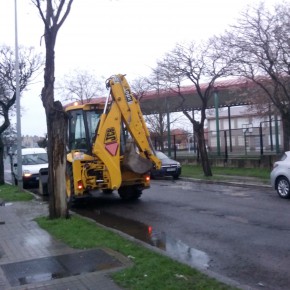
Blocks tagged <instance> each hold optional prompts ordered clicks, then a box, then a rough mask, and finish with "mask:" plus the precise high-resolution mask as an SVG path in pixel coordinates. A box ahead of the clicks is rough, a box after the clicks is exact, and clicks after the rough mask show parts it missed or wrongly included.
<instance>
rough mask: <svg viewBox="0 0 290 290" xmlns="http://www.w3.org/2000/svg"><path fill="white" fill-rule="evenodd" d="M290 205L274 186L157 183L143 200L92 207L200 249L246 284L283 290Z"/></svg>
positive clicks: (288, 276) (213, 265)
mask: <svg viewBox="0 0 290 290" xmlns="http://www.w3.org/2000/svg"><path fill="white" fill-rule="evenodd" d="M289 207H290V201H288V200H282V199H280V198H279V197H278V196H277V194H276V193H275V192H274V191H273V190H272V189H270V188H258V187H252V188H251V187H237V186H225V185H219V184H206V183H197V182H183V181H181V180H178V181H171V180H156V181H152V184H151V189H149V190H146V191H144V193H143V195H142V198H141V199H140V200H139V201H137V202H133V203H129V202H122V201H121V200H120V199H119V197H118V195H117V194H115V193H114V194H113V195H109V196H102V197H98V198H97V199H95V203H90V206H89V207H87V209H89V210H90V211H92V212H95V213H96V212H97V213H100V212H103V213H106V214H107V218H106V217H105V219H110V216H109V215H110V214H113V215H114V216H119V217H123V218H126V219H127V220H124V221H123V223H127V225H126V224H125V225H123V227H125V228H126V227H127V228H130V227H131V222H132V221H139V222H141V225H148V226H150V229H153V232H155V233H161V234H162V235H163V236H164V235H165V236H166V237H167V238H168V239H169V238H171V239H172V238H173V240H174V239H175V242H176V241H178V243H177V244H176V245H177V247H178V246H180V243H181V244H182V245H188V247H189V248H188V251H189V249H194V251H196V250H197V251H200V252H198V253H201V254H202V255H203V257H206V259H204V260H203V261H204V262H205V264H204V265H206V266H207V268H208V269H209V270H211V271H213V272H216V273H218V274H221V275H223V276H226V277H229V278H231V279H233V280H236V281H238V282H240V283H241V284H244V285H248V286H250V287H251V288H261V289H275V290H279V289H289V287H290V273H289V266H290V243H289V241H290V211H289ZM121 223H122V222H121ZM251 288H249V289H251Z"/></svg>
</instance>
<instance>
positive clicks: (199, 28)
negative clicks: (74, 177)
mask: <svg viewBox="0 0 290 290" xmlns="http://www.w3.org/2000/svg"><path fill="white" fill-rule="evenodd" d="M281 1H282V0H266V2H267V3H270V2H271V3H275V2H281ZM259 2H260V1H259V0H218V1H217V0H167V1H164V0H159V1H158V0H98V1H96V0H74V3H73V5H72V10H71V13H70V15H69V16H68V18H67V20H66V21H65V23H64V25H63V26H62V27H61V28H60V31H59V33H58V36H57V44H56V79H58V78H61V77H62V76H63V75H65V74H68V73H69V72H70V71H71V70H74V69H76V68H80V69H82V70H90V71H93V72H94V73H95V75H96V76H100V77H101V76H104V77H105V78H108V77H109V76H111V75H113V74H118V73H122V74H127V78H128V80H129V82H130V80H133V79H135V78H137V77H140V76H148V75H149V74H150V72H151V68H152V67H155V64H156V60H157V59H159V58H162V56H163V55H164V54H165V53H166V52H168V51H170V50H171V49H172V48H173V47H174V45H175V44H176V43H181V42H186V41H192V40H195V41H198V40H201V39H207V38H209V37H210V36H212V35H214V34H219V33H222V32H223V31H224V30H225V29H226V28H227V27H228V25H229V24H231V23H234V21H235V19H236V18H237V17H238V15H239V14H240V12H241V11H242V10H243V9H245V7H246V6H247V5H248V4H255V3H259ZM17 8H18V9H17V10H18V42H19V45H23V46H34V47H35V48H36V49H37V50H39V52H44V42H43V40H42V38H41V36H42V35H43V31H44V28H43V23H42V21H41V20H40V17H39V15H38V11H37V9H36V8H35V6H34V5H33V4H32V3H31V1H30V0H18V1H17ZM14 19H15V18H14V1H13V0H0V41H1V42H0V44H6V45H10V46H12V47H13V48H14V46H15V25H14ZM42 86H43V75H41V76H39V78H38V79H37V80H36V83H35V84H33V85H31V86H30V87H29V88H28V90H27V91H26V92H24V93H23V95H22V98H21V106H22V108H23V113H22V119H21V127H22V129H21V130H22V135H38V136H44V134H45V133H46V123H45V112H44V108H43V106H42V102H41V100H40V97H39V95H40V92H41V88H42Z"/></svg>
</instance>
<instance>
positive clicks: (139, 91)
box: [131, 70, 181, 151]
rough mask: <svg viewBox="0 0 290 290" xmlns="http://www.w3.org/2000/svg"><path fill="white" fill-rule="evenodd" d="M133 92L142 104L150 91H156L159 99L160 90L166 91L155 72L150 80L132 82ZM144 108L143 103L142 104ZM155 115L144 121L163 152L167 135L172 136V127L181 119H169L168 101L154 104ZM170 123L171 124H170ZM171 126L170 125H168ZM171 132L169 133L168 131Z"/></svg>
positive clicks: (145, 116) (142, 79)
mask: <svg viewBox="0 0 290 290" xmlns="http://www.w3.org/2000/svg"><path fill="white" fill-rule="evenodd" d="M131 87H132V91H133V92H134V94H135V96H136V97H137V98H138V99H139V100H140V101H141V102H142V98H143V97H144V96H145V95H146V94H148V92H150V91H154V92H156V94H157V98H159V97H160V95H159V92H160V90H162V89H164V88H165V87H164V84H163V83H162V82H161V80H160V78H159V75H158V71H157V70H153V72H152V74H151V75H150V76H149V77H148V78H144V77H141V78H138V79H135V80H133V82H132V86H131ZM141 107H142V103H141ZM152 111H154V112H155V113H154V114H150V115H144V119H145V121H146V123H147V125H148V127H149V130H150V132H151V136H152V137H153V138H154V139H155V141H156V145H157V146H158V148H160V149H161V150H162V151H164V140H165V139H166V134H168V132H169V134H170V125H172V124H175V123H176V122H177V121H179V120H180V119H181V117H180V116H176V115H175V116H172V115H171V117H170V118H169V113H170V112H169V111H168V107H167V102H166V99H161V98H160V101H158V102H157V104H156V103H155V104H154V109H153V108H152ZM168 122H169V123H168ZM168 124H169V125H168ZM168 130H169V131H168Z"/></svg>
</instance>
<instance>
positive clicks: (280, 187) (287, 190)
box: [276, 176, 290, 198]
mask: <svg viewBox="0 0 290 290" xmlns="http://www.w3.org/2000/svg"><path fill="white" fill-rule="evenodd" d="M276 189H277V193H278V195H279V196H280V197H281V198H290V182H289V180H288V178H287V177H285V176H280V177H279V178H278V179H277V181H276Z"/></svg>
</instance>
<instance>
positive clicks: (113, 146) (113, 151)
mask: <svg viewBox="0 0 290 290" xmlns="http://www.w3.org/2000/svg"><path fill="white" fill-rule="evenodd" d="M118 147H119V144H118V143H117V142H114V143H108V144H105V148H106V150H107V151H108V152H109V153H110V154H111V155H112V156H115V155H116V154H117V150H118Z"/></svg>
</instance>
